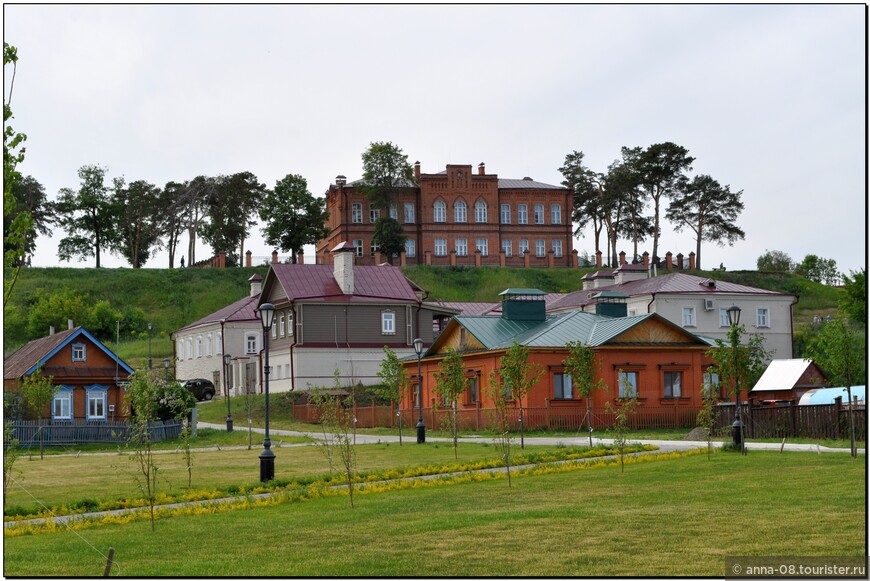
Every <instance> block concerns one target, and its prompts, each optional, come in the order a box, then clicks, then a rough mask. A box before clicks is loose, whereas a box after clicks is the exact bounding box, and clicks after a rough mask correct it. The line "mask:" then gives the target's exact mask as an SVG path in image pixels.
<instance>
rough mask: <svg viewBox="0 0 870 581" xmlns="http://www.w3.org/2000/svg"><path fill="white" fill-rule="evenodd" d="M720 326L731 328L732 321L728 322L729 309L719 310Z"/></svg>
mask: <svg viewBox="0 0 870 581" xmlns="http://www.w3.org/2000/svg"><path fill="white" fill-rule="evenodd" d="M719 326H720V327H730V326H731V321H729V320H728V309H719Z"/></svg>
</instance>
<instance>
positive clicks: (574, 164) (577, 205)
mask: <svg viewBox="0 0 870 581" xmlns="http://www.w3.org/2000/svg"><path fill="white" fill-rule="evenodd" d="M583 157H584V154H583V152H582V151H577V150H574V151H573V152H571V153H569V154H568V155H566V156H565V163H564V164H563V165H562V167H560V168H559V172H560V173H561V174H562V176H563V177H564V178H565V179H564V180H562V185H563V186H565V187H566V188H570V189H571V191H573V192H574V207H573V211H572V213H571V220H572V221H573V222H574V223H575V224H577V227H576V229H575V230H574V234H579V233H580V230H581V229H582V228H583V227H584V226H585V225H586V224H588V223H589V222H591V223H592V233H593V236H594V238H595V252H599V251H600V250H601V244H600V238H601V230H602V229H603V228H604V217H603V215H602V210H601V196H600V194H599V188H600V184H601V180H600V177H599V176H598V175H597V174H596V173H595V172H593V171H592V170H591V169H589V168H588V167H586V166H584V165H583Z"/></svg>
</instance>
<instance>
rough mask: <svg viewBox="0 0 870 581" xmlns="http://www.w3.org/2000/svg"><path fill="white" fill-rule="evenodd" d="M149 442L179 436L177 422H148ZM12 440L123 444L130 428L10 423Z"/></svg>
mask: <svg viewBox="0 0 870 581" xmlns="http://www.w3.org/2000/svg"><path fill="white" fill-rule="evenodd" d="M149 427H150V428H151V441H153V442H159V441H161V440H170V439H173V438H177V437H179V436H180V435H181V422H179V421H177V420H167V421H165V422H151V423H150V424H149ZM12 437H13V438H15V439H17V440H18V442H19V444H18V445H19V446H21V447H24V448H27V447H31V446H39V445H40V444H41V445H43V446H62V445H70V444H106V443H117V444H125V443H127V441H128V440H129V439H130V427H129V425H128V424H127V422H125V421H121V420H114V421H111V420H110V421H104V422H87V421H74V422H63V423H60V422H58V423H54V424H48V423H46V421H45V420H39V421H38V420H31V421H24V420H18V421H14V422H12Z"/></svg>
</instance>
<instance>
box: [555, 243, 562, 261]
mask: <svg viewBox="0 0 870 581" xmlns="http://www.w3.org/2000/svg"><path fill="white" fill-rule="evenodd" d="M553 256H555V257H556V258H561V257H562V241H561V240H553Z"/></svg>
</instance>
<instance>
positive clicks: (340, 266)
mask: <svg viewBox="0 0 870 581" xmlns="http://www.w3.org/2000/svg"><path fill="white" fill-rule="evenodd" d="M332 253H333V257H332V275H333V276H334V277H335V282H337V283H338V288H340V289H341V292H343V293H344V294H346V295H352V294H353V256H354V254H355V251H354V247H353V246H351V245H350V244H349V243H347V242H341V243H339V244H338V246H336V247H335V248H333V249H332Z"/></svg>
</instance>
